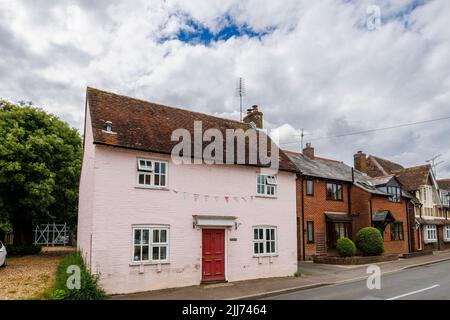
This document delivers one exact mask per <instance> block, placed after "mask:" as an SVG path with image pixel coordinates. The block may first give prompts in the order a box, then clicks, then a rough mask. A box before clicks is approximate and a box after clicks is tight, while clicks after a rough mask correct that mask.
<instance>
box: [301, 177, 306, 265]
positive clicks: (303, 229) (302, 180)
mask: <svg viewBox="0 0 450 320" xmlns="http://www.w3.org/2000/svg"><path fill="white" fill-rule="evenodd" d="M304 180H305V178H304V177H303V176H302V177H301V180H300V182H301V184H302V187H301V188H300V189H301V193H302V259H303V261H305V260H306V252H305V250H306V246H305V197H304V195H303V182H304Z"/></svg>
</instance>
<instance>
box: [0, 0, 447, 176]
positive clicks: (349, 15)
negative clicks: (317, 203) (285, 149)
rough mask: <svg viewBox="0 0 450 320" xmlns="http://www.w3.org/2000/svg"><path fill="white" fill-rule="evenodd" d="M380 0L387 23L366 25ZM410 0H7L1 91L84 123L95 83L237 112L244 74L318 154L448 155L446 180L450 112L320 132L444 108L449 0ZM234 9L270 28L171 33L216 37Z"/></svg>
mask: <svg viewBox="0 0 450 320" xmlns="http://www.w3.org/2000/svg"><path fill="white" fill-rule="evenodd" d="M374 3H375V4H377V5H379V6H380V9H381V15H382V25H381V28H380V29H379V30H374V31H369V30H367V29H366V28H365V27H364V22H365V21H366V8H367V6H368V5H372V4H374ZM414 3H416V1H413V0H402V1H393V0H392V1H388V0H379V1H368V0H367V1H366V0H365V1H332V0H325V1H300V0H299V1H294V0H289V1H283V2H276V1H264V2H262V1H256V0H254V1H247V2H242V1H237V0H236V1H235V0H227V1H221V2H220V3H219V2H213V1H200V0H196V1H164V2H163V1H161V2H160V1H150V2H148V1H134V2H133V4H130V3H129V2H125V1H118V0H115V1H95V2H91V1H69V0H67V1H58V2H54V1H44V0H42V1H40V2H39V3H37V2H29V1H16V0H0V70H2V73H1V74H0V81H1V86H0V97H3V98H8V99H11V100H32V101H33V102H34V103H35V104H37V105H41V106H43V107H44V108H46V109H47V110H49V111H51V112H54V113H56V114H58V115H60V116H62V117H63V118H64V119H66V120H67V121H69V122H71V124H72V125H74V126H77V127H78V128H80V129H81V126H82V123H83V116H84V114H83V112H84V94H85V87H86V86H87V85H90V86H95V87H99V88H101V89H106V90H111V91H116V92H119V93H122V94H128V95H132V96H136V97H139V98H143V99H149V100H153V101H157V102H160V103H166V104H171V105H177V106H181V107H186V108H191V109H195V110H198V111H204V112H208V113H211V114H216V115H224V116H229V117H233V118H235V119H237V118H238V117H239V113H238V100H237V99H236V97H235V95H234V91H235V84H236V78H237V77H238V76H243V77H245V79H246V88H247V96H246V97H245V104H246V105H245V107H248V106H250V105H252V104H258V105H259V106H260V109H261V110H262V111H263V112H264V115H265V120H266V124H267V125H268V126H269V127H270V128H277V127H278V128H279V129H278V131H279V133H280V137H281V140H282V141H292V140H296V139H298V137H297V136H296V135H298V134H299V132H300V129H301V128H304V129H305V133H306V136H305V141H308V139H310V140H311V142H312V143H313V145H314V146H315V147H316V152H317V153H318V154H321V155H324V156H327V157H331V158H337V159H343V160H345V161H346V162H348V163H351V162H352V155H353V153H354V152H355V151H357V150H360V149H362V150H364V151H365V152H367V153H373V154H376V155H379V156H385V157H389V158H391V159H392V160H395V161H398V162H401V163H403V164H405V165H414V164H421V163H424V161H425V160H426V159H428V158H430V157H431V156H433V155H434V154H436V153H443V154H444V156H443V158H445V159H446V163H445V165H447V166H445V165H442V166H441V169H440V173H442V175H448V176H450V152H449V151H448V136H449V134H450V122H449V121H442V122H436V123H434V124H431V125H420V126H415V127H407V128H402V129H396V130H386V131H380V132H376V133H371V134H366V135H355V136H349V137H344V138H336V139H318V140H315V139H314V138H315V137H316V138H317V137H323V136H329V135H336V134H340V133H346V132H353V131H360V130H365V129H371V128H378V127H386V126H392V125H396V124H401V123H408V122H414V121H420V120H426V119H431V118H438V117H442V116H447V115H450V106H449V98H450V96H449V92H450V75H449V73H448V70H450V60H449V59H448V57H449V54H450V33H449V32H447V31H446V29H447V28H446V27H447V24H448V23H447V20H448V18H447V17H448V13H449V12H450V3H449V2H448V1H445V0H434V1H427V2H426V3H425V4H424V5H421V6H417V7H415V6H414ZM413 9H414V10H413ZM227 18H231V19H232V20H233V21H235V22H236V23H237V24H239V25H243V24H246V25H248V26H250V27H251V28H252V29H253V30H254V31H257V32H261V31H265V30H267V28H271V27H275V29H274V30H273V31H272V32H271V33H269V34H268V35H266V36H264V37H262V39H258V38H251V37H247V36H242V37H234V38H230V39H228V40H226V41H219V42H216V43H211V44H210V45H209V46H205V45H202V44H188V43H183V42H180V41H179V40H177V39H176V37H175V35H176V33H177V32H178V31H179V30H180V29H185V30H187V29H189V28H192V26H190V25H189V21H188V20H189V19H193V20H195V21H197V22H198V23H200V24H202V25H203V26H205V27H207V28H209V29H210V30H211V31H212V32H213V33H217V32H218V31H219V30H220V29H221V28H222V27H223V25H224V23H226V21H227V20H226V19H227ZM161 39H166V41H162V40H161ZM286 146H290V145H286ZM292 146H293V147H295V148H296V149H297V150H298V148H299V143H298V144H293V145H292Z"/></svg>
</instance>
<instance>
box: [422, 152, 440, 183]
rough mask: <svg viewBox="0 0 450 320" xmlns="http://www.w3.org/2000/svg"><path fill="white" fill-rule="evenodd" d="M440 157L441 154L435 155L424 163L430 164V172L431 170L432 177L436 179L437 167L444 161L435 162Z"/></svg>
mask: <svg viewBox="0 0 450 320" xmlns="http://www.w3.org/2000/svg"><path fill="white" fill-rule="evenodd" d="M439 157H442V154H437V155H435V156H434V157H432V158H431V159H428V160H426V162H428V163H430V164H431V170H433V173H434V176H435V177H436V178H437V169H436V168H437V166H438V165H440V164H441V163H443V162H444V161H439V162H436V160H437V159H438V158H439Z"/></svg>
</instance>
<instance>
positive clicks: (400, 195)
mask: <svg viewBox="0 0 450 320" xmlns="http://www.w3.org/2000/svg"><path fill="white" fill-rule="evenodd" d="M286 154H287V155H288V156H289V158H290V159H291V161H292V162H293V163H294V164H295V165H296V166H297V169H298V170H299V171H300V172H301V174H300V175H299V176H298V178H297V225H298V236H297V237H298V255H299V259H303V260H305V259H309V258H311V257H313V256H314V255H336V254H337V252H336V249H335V248H336V242H337V240H338V239H339V238H341V237H349V238H352V239H354V237H355V235H356V233H357V232H358V231H359V230H360V229H361V228H363V227H367V226H375V227H378V228H379V229H380V230H381V231H382V233H383V235H384V241H385V251H386V253H395V254H404V253H408V252H409V246H408V230H407V229H406V228H405V227H404V225H405V226H406V225H407V224H406V221H407V220H408V216H407V203H408V202H409V199H410V198H411V197H410V195H409V194H407V193H406V192H403V191H401V188H400V184H399V182H398V181H397V179H396V178H395V177H393V176H391V177H389V178H387V177H386V178H385V179H383V180H379V179H372V178H370V177H369V176H367V175H366V174H364V173H362V172H360V171H358V170H353V168H352V167H350V166H348V165H346V164H345V163H343V162H341V161H336V160H331V159H326V158H322V157H318V156H315V154H314V148H312V147H311V145H310V144H307V146H306V148H305V149H304V150H303V153H296V152H291V151H286ZM359 160H360V159H359V158H358V157H357V156H356V155H355V166H358V168H359V169H361V165H360V164H359V163H358V161H359Z"/></svg>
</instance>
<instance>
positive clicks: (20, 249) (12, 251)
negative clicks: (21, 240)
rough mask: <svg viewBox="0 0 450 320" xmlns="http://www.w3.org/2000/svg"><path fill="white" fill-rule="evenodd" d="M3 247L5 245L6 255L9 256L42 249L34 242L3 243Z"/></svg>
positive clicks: (22, 254)
mask: <svg viewBox="0 0 450 320" xmlns="http://www.w3.org/2000/svg"><path fill="white" fill-rule="evenodd" d="M5 247H6V251H7V252H8V256H10V257H17V256H27V255H32V254H38V253H40V252H41V250H42V247H41V246H38V245H34V244H30V245H23V246H11V245H5Z"/></svg>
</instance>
